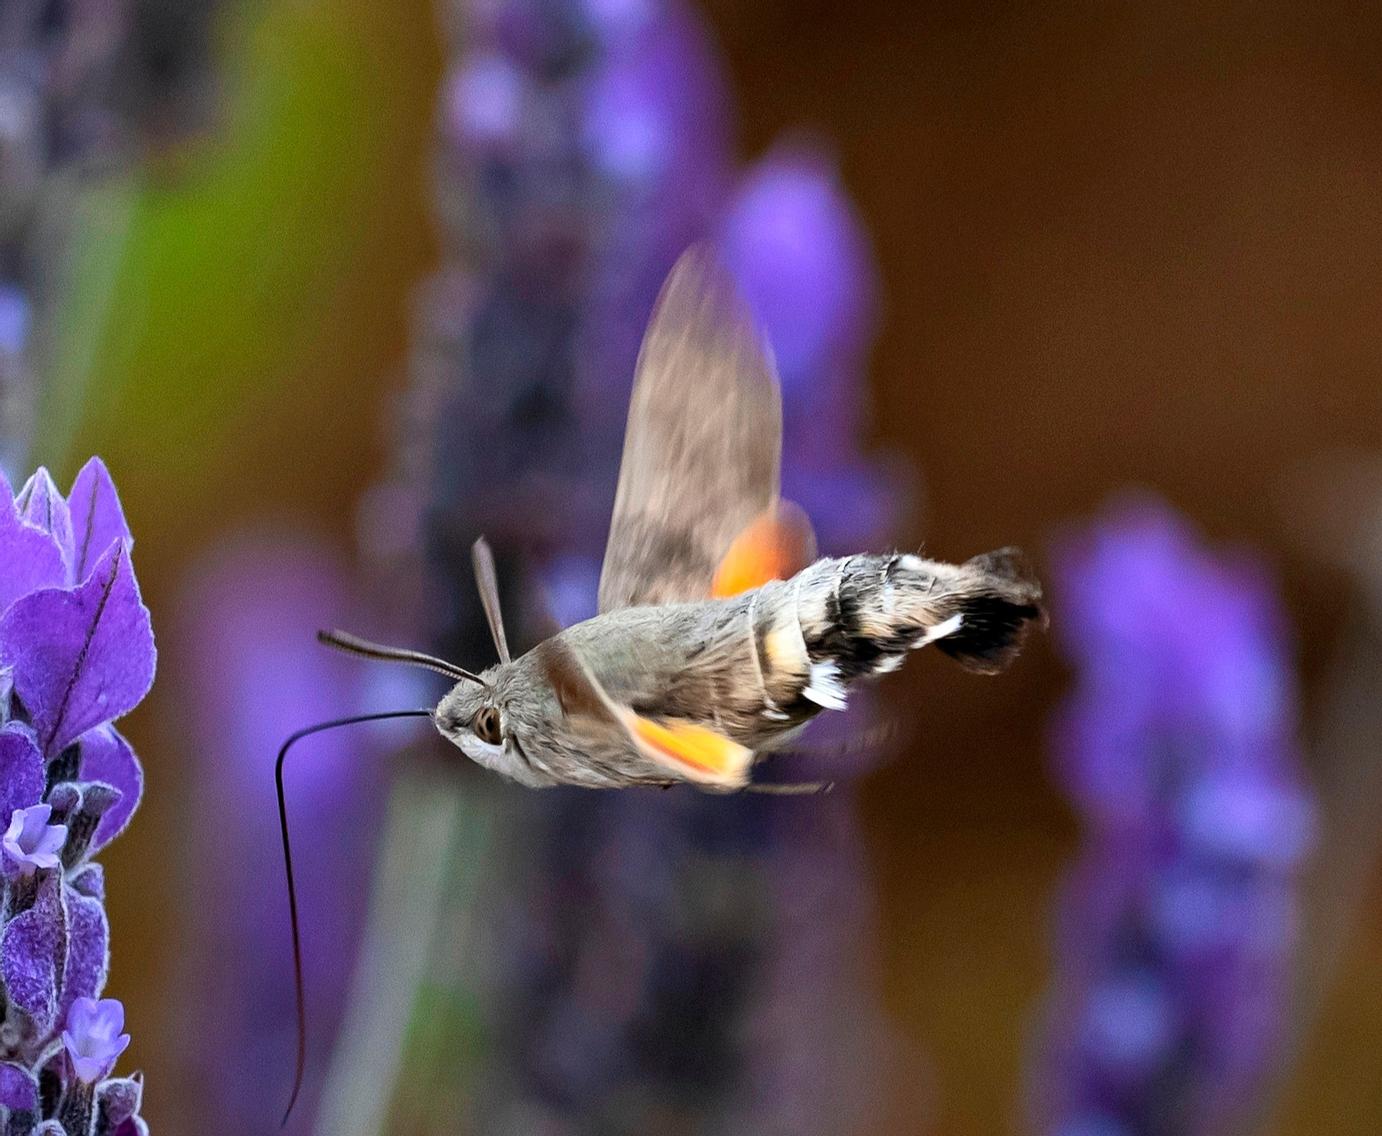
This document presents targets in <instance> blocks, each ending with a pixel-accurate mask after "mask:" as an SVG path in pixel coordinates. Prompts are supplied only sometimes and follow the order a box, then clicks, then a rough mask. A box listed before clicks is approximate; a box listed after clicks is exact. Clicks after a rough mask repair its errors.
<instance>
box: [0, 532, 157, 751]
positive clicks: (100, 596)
mask: <svg viewBox="0 0 1382 1136" xmlns="http://www.w3.org/2000/svg"><path fill="white" fill-rule="evenodd" d="M154 658H155V652H154V637H153V630H152V627H151V626H150V622H149V611H148V609H147V608H146V607H145V606H144V605H143V604H142V603H141V602H140V600H139V585H138V584H137V583H136V582H135V579H134V570H133V568H131V566H130V557H129V549H128V547H127V546H126V545H125V544H123V543H118V542H117V543H116V544H114V545H112V546H111V548H110V550H109V551H108V552H107V553H106V555H105V556H103V557H102V558H101V561H100V563H98V564H97V565H96V567H95V568H94V569H93V570H92V572H91V575H90V577H89V578H88V579H87V580H86V581H85V582H84V583H83V584H81V585H80V586H78V587H76V588H72V589H68V590H57V589H46V590H44V591H39V592H35V593H33V594H32V595H29V596H25V597H24V598H23V599H21V600H18V601H16V602H15V604H14V605H13V606H12V607H11V608H10V609H9V610H8V611H7V612H5V614H4V616H3V617H0V662H3V663H4V664H7V665H9V666H11V667H13V668H14V675H15V692H16V693H17V694H18V695H19V698H20V700H21V701H22V702H23V703H24V705H25V706H26V707H27V708H28V710H29V714H30V716H31V717H32V719H33V723H34V729H35V731H36V732H37V734H38V738H39V744H40V747H41V748H42V750H43V752H44V753H45V754H46V755H48V756H50V757H51V756H53V755H55V754H57V753H59V752H61V751H62V749H63V748H64V747H66V746H67V745H69V744H71V743H72V742H73V741H75V740H76V739H77V738H78V737H79V736H80V735H82V734H84V733H85V732H86V731H87V730H89V729H91V728H92V727H93V726H97V725H100V724H101V723H103V722H109V721H112V720H113V719H115V718H118V717H120V715H122V714H125V713H127V712H128V711H130V710H132V709H133V708H134V707H135V706H137V705H138V704H139V701H140V699H142V698H143V697H144V695H145V694H147V693H148V690H149V687H150V685H151V684H152V683H153V678H154Z"/></svg>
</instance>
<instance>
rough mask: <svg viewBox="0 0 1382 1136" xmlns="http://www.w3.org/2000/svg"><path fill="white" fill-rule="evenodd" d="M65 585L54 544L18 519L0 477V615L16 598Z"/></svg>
mask: <svg viewBox="0 0 1382 1136" xmlns="http://www.w3.org/2000/svg"><path fill="white" fill-rule="evenodd" d="M66 583H67V566H66V564H64V563H63V559H62V550H61V549H60V548H59V547H58V542H57V541H56V540H54V539H53V537H52V536H51V535H50V534H48V533H46V532H42V531H41V530H39V529H36V528H34V527H33V525H29V524H25V523H24V521H22V520H21V519H20V517H19V511H18V509H16V508H15V505H14V498H13V497H12V496H11V494H10V487H9V484H8V483H7V482H6V481H5V479H4V478H3V477H0V611H3V610H4V609H5V608H7V607H9V606H10V604H12V603H14V601H15V600H17V599H19V597H20V596H26V595H28V594H29V593H30V592H36V591H38V590H39V589H40V588H58V587H61V586H63V585H64V584H66Z"/></svg>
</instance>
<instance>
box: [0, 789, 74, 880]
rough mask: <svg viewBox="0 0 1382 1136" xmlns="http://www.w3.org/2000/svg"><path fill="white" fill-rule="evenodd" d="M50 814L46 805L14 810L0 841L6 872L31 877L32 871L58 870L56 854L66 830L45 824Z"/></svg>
mask: <svg viewBox="0 0 1382 1136" xmlns="http://www.w3.org/2000/svg"><path fill="white" fill-rule="evenodd" d="M52 813H53V807H52V805H49V804H38V805H30V806H29V807H28V808H26V809H15V810H14V813H13V815H12V816H11V817H10V826H9V828H7V829H6V830H5V835H4V837H3V838H0V845H3V847H4V850H5V868H6V870H7V872H9V873H11V874H13V873H14V872H18V873H20V874H23V875H32V874H33V872H34V869H36V868H56V867H57V866H58V864H59V862H60V861H59V857H58V852H59V851H61V849H62V846H63V845H64V844H65V843H66V842H67V826H66V825H63V824H49V823H48V820H49V818H50V817H51V816H52Z"/></svg>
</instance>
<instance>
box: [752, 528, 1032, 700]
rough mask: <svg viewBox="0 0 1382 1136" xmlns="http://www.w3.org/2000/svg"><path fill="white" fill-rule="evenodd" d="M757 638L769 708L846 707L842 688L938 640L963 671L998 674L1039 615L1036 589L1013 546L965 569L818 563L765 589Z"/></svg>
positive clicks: (880, 560) (896, 560) (919, 562)
mask: <svg viewBox="0 0 1382 1136" xmlns="http://www.w3.org/2000/svg"><path fill="white" fill-rule="evenodd" d="M754 610H755V618H754V635H755V644H756V646H757V648H758V661H759V666H760V669H761V670H762V672H763V686H764V689H765V691H766V692H767V693H768V694H769V696H770V701H771V702H772V703H773V704H774V705H777V706H782V707H784V708H786V709H791V708H792V706H791V704H792V703H794V702H799V701H801V700H805V701H806V702H808V703H814V704H815V705H816V706H817V707H820V706H824V707H827V708H832V709H833V708H838V707H839V706H841V705H843V702H844V694H845V690H846V688H847V687H848V685H849V684H850V683H851V682H853V681H855V680H857V679H861V678H867V677H870V676H873V675H878V674H886V673H887V672H889V671H892V670H895V669H896V668H897V667H899V666H900V665H901V664H902V662H903V660H904V659H905V658H906V656H907V654H908V653H909V652H910V651H913V650H916V649H917V648H919V647H923V646H925V645H926V644H928V643H935V644H936V645H937V646H938V647H940V648H941V650H943V651H945V653H946V654H948V655H950V656H951V657H952V658H954V659H956V660H957V661H958V662H959V663H960V664H961V665H962V666H964V667H966V668H967V669H969V670H974V671H980V672H984V673H996V672H997V671H1000V670H1002V669H1003V668H1004V667H1006V666H1007V664H1008V663H1009V662H1010V661H1011V660H1012V658H1013V657H1014V656H1015V655H1016V654H1017V652H1018V650H1019V649H1020V647H1021V644H1022V640H1023V638H1024V637H1025V634H1026V631H1027V629H1028V628H1029V627H1030V626H1031V625H1032V624H1033V623H1035V622H1041V621H1042V620H1044V618H1045V616H1044V613H1043V610H1042V607H1041V588H1040V585H1039V584H1038V583H1037V581H1036V578H1035V576H1034V575H1033V574H1032V573H1031V571H1030V570H1029V569H1028V568H1027V566H1026V563H1025V561H1023V560H1022V558H1021V556H1020V554H1019V553H1017V552H1016V550H1013V549H1003V550H1000V551H998V552H993V553H986V554H985V555H983V556H978V557H975V558H974V559H973V560H970V561H967V562H966V563H964V564H960V565H954V564H944V563H941V562H938V561H932V560H923V559H922V558H921V557H919V556H914V555H910V554H892V555H859V556H850V557H845V558H841V559H832V560H820V561H817V562H816V563H815V564H812V565H811V566H810V567H808V568H806V569H804V570H803V571H801V572H799V573H798V574H797V575H796V576H794V577H793V578H792V579H791V580H788V581H784V582H781V583H775V584H769V585H767V586H766V587H765V588H764V589H763V591H762V595H761V599H760V601H759V602H758V603H757V604H756V606H755V609H754Z"/></svg>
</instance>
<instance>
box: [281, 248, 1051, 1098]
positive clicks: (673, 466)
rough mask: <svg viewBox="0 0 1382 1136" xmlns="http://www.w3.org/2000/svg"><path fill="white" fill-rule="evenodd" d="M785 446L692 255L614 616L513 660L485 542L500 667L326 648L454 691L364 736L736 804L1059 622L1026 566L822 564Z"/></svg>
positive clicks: (641, 464) (640, 415) (558, 775)
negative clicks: (838, 728) (395, 731)
mask: <svg viewBox="0 0 1382 1136" xmlns="http://www.w3.org/2000/svg"><path fill="white" fill-rule="evenodd" d="M781 447H782V409H781V396H780V393H779V387H778V381H777V375H776V373H775V370H774V367H773V362H772V357H771V353H770V351H769V350H768V349H767V347H766V345H765V343H764V341H763V338H762V334H761V332H760V330H759V328H758V327H757V325H756V324H755V322H754V320H753V319H752V317H751V316H750V315H749V313H748V311H747V309H746V307H745V306H744V304H743V303H742V301H741V299H740V298H739V296H738V293H737V292H736V289H735V287H734V284H733V282H732V281H731V279H730V278H729V275H728V273H727V272H726V271H725V269H724V268H723V267H722V266H721V265H720V264H719V263H718V261H717V260H716V258H715V256H714V255H713V253H711V252H710V251H709V250H707V249H705V248H700V247H697V248H693V249H691V250H690V251H688V252H687V253H686V254H684V255H683V256H682V258H681V259H680V261H679V262H678V263H677V265H676V267H675V268H674V269H673V270H672V273H671V275H670V276H669V277H668V279H667V282H666V284H665V285H664V286H663V289H662V293H661V295H660V297H659V298H658V302H657V306H656V308H655V310H654V313H653V316H652V319H651V321H650V323H649V326H648V330H647V333H646V335H645V337H644V340H643V346H642V350H641V351H640V353H639V357H638V364H637V369H636V373H635V378H634V387H633V395H632V401H631V404H630V407H629V417H628V426H627V432H626V434H625V439H624V455H623V463H622V465H621V467H620V472H619V483H618V490H617V493H616V497H615V502H614V515H613V518H612V520H611V523H610V532H609V543H608V545H607V547H606V551H605V559H604V566H603V569H602V571H601V577H600V590H599V614H597V615H596V616H595V617H594V618H592V619H589V620H587V621H585V622H584V623H579V624H576V625H575V626H573V627H568V628H566V629H565V630H563V631H560V632H559V633H557V634H555V635H553V636H552V637H550V638H548V639H547V640H545V641H544V642H542V643H540V644H538V645H537V646H536V647H534V648H533V649H532V650H530V651H528V652H527V653H526V654H523V655H521V656H520V657H518V658H513V657H512V656H511V654H510V652H509V648H508V643H507V639H506V636H505V633H504V627H503V621H502V619H501V617H500V613H499V603H498V589H497V586H496V581H495V575H494V565H493V560H492V558H491V556H490V554H489V549H488V546H487V545H485V544H484V543H483V541H481V542H479V543H477V545H476V546H475V550H474V551H475V576H476V581H477V584H478V586H479V588H480V593H481V598H482V600H483V603H484V608H485V613H486V615H487V617H488V619H489V624H490V630H491V632H492V634H493V638H494V644H495V648H496V650H497V652H498V655H499V662H498V663H497V664H496V665H494V666H492V667H490V668H489V669H487V670H484V671H481V672H479V673H478V674H477V673H474V672H472V671H469V670H466V669H464V668H462V667H460V666H457V665H455V664H453V663H449V662H445V661H443V660H440V659H436V658H433V657H431V656H428V655H424V654H421V653H419V652H415V651H409V650H403V649H399V648H393V647H383V646H379V645H376V644H372V643H367V642H365V641H364V640H360V639H357V638H355V637H354V636H351V635H346V634H344V633H342V632H323V633H322V634H321V636H320V637H321V639H322V641H323V642H326V643H328V644H330V645H333V646H336V647H340V648H342V649H344V650H348V651H353V652H355V653H357V654H362V655H366V656H368V657H371V658H379V659H390V660H394V661H400V662H407V663H413V664H416V665H420V666H426V667H430V668H432V669H434V670H438V671H440V672H442V673H443V674H446V675H448V676H449V677H451V678H453V679H455V680H456V684H455V686H454V687H453V688H452V689H451V690H450V691H449V692H448V693H447V694H446V696H445V697H443V698H442V700H441V702H440V703H439V704H438V705H437V706H436V708H435V709H431V710H416V711H402V712H398V711H395V712H393V714H378V715H370V716H369V717H371V718H377V717H389V716H397V715H400V714H415V715H426V716H428V717H430V718H431V720H432V722H433V723H434V724H435V726H436V728H437V729H438V730H439V731H440V732H441V734H442V735H443V736H444V737H445V738H446V739H447V740H448V741H450V742H452V743H453V744H455V745H456V746H457V747H458V748H459V749H460V750H461V752H462V753H464V754H465V755H466V756H467V757H468V758H470V759H471V760H473V761H475V762H476V763H478V764H480V765H482V766H484V767H486V768H487V769H491V770H494V771H495V772H497V773H499V774H502V775H503V776H505V777H508V778H510V779H511V780H513V781H517V782H519V783H520V784H522V785H527V786H531V787H533V788H541V787H544V786H551V785H580V786H586V787H589V788H606V789H614V788H623V787H627V786H637V785H669V784H676V783H679V782H684V783H689V784H692V785H696V786H699V787H700V788H702V789H707V790H714V791H725V792H730V791H735V790H739V789H744V788H747V787H749V786H750V785H751V782H752V777H753V769H754V764H755V761H756V760H757V759H759V758H761V757H764V756H766V755H768V754H771V753H773V752H775V751H781V750H783V749H786V748H789V747H790V746H791V744H792V743H793V742H794V740H795V739H796V737H797V735H798V734H799V733H800V732H801V731H802V730H803V728H804V727H805V726H807V725H808V724H809V723H810V722H811V720H812V719H813V718H815V717H816V716H817V715H818V714H820V713H822V712H824V711H829V710H841V709H843V708H844V706H845V701H846V699H847V697H848V695H849V691H850V688H851V687H852V686H853V685H854V684H856V683H858V682H860V681H862V680H866V679H869V678H872V677H874V676H876V675H880V674H885V673H887V672H889V671H892V670H895V669H897V668H898V667H899V666H900V665H901V664H902V663H903V661H904V660H905V658H906V656H907V655H908V653H909V652H911V651H914V650H916V649H918V648H920V647H924V646H927V645H929V644H934V645H935V646H936V648H937V649H939V650H941V651H943V652H945V653H946V654H947V655H950V656H951V657H952V658H954V659H955V660H956V661H958V662H959V663H960V664H961V665H962V666H964V667H966V668H968V669H969V670H973V671H979V672H982V673H995V672H998V671H1001V670H1002V669H1004V668H1005V667H1006V666H1007V664H1008V663H1009V662H1010V661H1011V660H1012V658H1013V657H1014V656H1015V655H1016V654H1017V652H1018V650H1019V648H1020V647H1021V644H1022V640H1023V637H1024V635H1025V633H1026V632H1027V630H1028V629H1029V627H1030V626H1031V625H1032V624H1034V623H1040V622H1042V621H1043V620H1044V618H1045V617H1044V614H1043V610H1042V606H1041V588H1040V586H1039V584H1038V583H1037V581H1036V579H1035V578H1034V577H1033V575H1032V574H1031V573H1030V571H1029V570H1028V569H1027V568H1026V566H1025V564H1024V562H1023V560H1022V557H1021V555H1020V554H1019V553H1018V552H1017V551H1016V550H1014V549H1001V550H999V551H997V552H989V553H986V554H984V555H982V556H976V557H974V558H973V559H972V560H968V561H966V562H965V563H963V564H959V565H955V564H946V563H941V562H939V561H934V560H925V559H922V558H921V557H919V556H915V555H911V554H907V553H888V554H873V553H860V554H858V555H854V556H845V557H837V558H827V559H817V558H816V554H815V552H816V548H815V538H814V536H813V534H812V531H811V527H810V523H809V521H808V520H807V519H806V517H805V516H804V515H803V514H802V512H801V511H800V510H799V509H798V508H796V507H795V506H794V505H792V504H791V503H789V502H786V501H783V500H782V499H780V497H779V493H778V489H779V474H780V464H781V463H780V459H781ZM345 721H348V720H342V721H341V722H331V723H322V724H320V725H318V726H313V727H308V729H307V730H303V731H300V732H299V733H298V734H295V735H294V736H293V738H291V739H289V742H288V744H287V745H285V747H284V750H283V751H282V752H280V755H279V767H278V786H279V805H280V810H282V808H283V791H282V761H283V756H284V755H285V754H286V752H287V748H288V745H291V744H292V743H293V742H294V741H296V740H297V739H298V738H300V737H302V736H305V735H306V734H308V733H314V732H317V731H318V730H321V729H329V728H332V727H334V726H336V725H340V724H344V722H345ZM287 850H288V842H287V829H286V824H285V828H284V851H285V855H286V853H287ZM289 892H290V899H291V898H292V876H291V868H289ZM296 945H297V942H296V921H295V922H294V946H295V948H296ZM299 1004H301V994H300V992H299ZM301 1059H302V1054H301V1046H300V1047H299V1066H300V1065H301ZM295 1095H296V1090H295ZM290 1107H291V1106H290Z"/></svg>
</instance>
